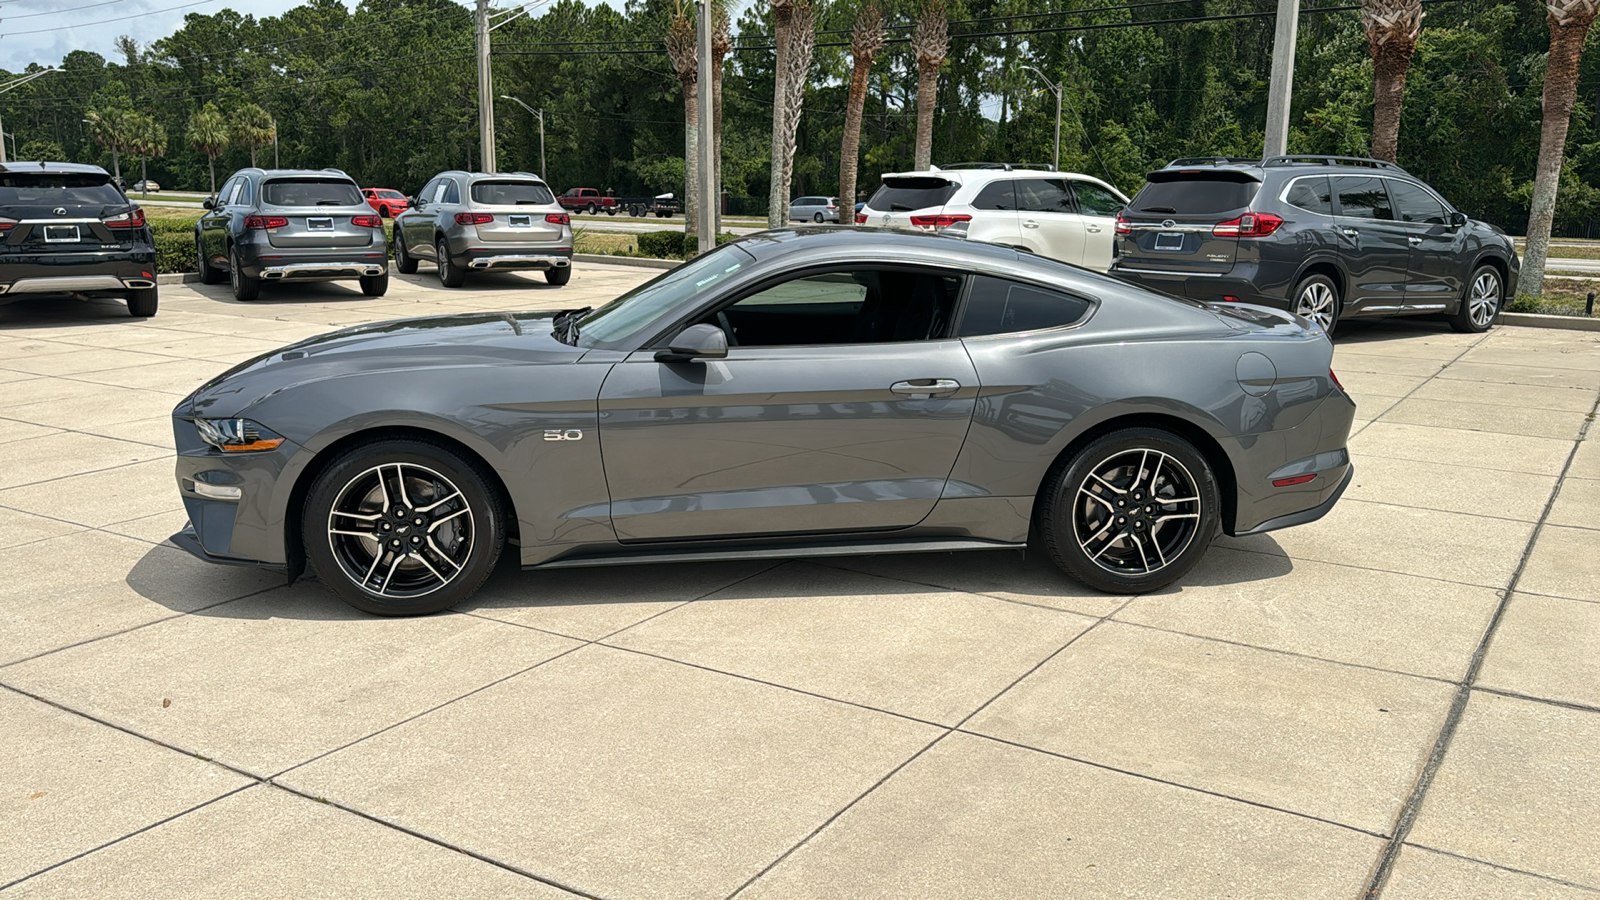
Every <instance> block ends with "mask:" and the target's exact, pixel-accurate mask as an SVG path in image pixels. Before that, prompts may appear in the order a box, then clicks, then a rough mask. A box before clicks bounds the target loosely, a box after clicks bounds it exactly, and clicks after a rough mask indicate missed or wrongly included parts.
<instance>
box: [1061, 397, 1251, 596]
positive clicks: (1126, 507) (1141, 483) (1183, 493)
mask: <svg viewBox="0 0 1600 900" xmlns="http://www.w3.org/2000/svg"><path fill="white" fill-rule="evenodd" d="M1040 501H1041V502H1040V508H1039V532H1040V534H1041V536H1042V537H1043V539H1044V543H1045V547H1046V549H1047V550H1048V551H1049V553H1050V557H1051V558H1052V559H1053V560H1055V563H1056V565H1058V566H1060V567H1061V568H1062V569H1063V570H1065V571H1066V572H1067V574H1069V575H1071V576H1072V577H1074V578H1076V579H1078V580H1079V581H1081V582H1083V583H1084V584H1086V585H1088V586H1089V587H1092V588H1094V589H1096V590H1101V591H1105V592H1106V593H1109V594H1142V593H1146V592H1148V591H1154V590H1158V589H1160V588H1163V587H1166V586H1167V585H1169V584H1171V583H1172V582H1174V581H1176V580H1177V579H1179V578H1181V577H1183V575H1184V573H1186V572H1188V571H1189V570H1190V569H1191V568H1193V567H1194V565H1195V563H1197V562H1199V561H1200V557H1201V556H1203V555H1205V552H1206V548H1207V547H1209V546H1211V541H1212V540H1213V539H1214V538H1215V537H1216V535H1217V531H1218V529H1219V527H1220V524H1221V523H1220V518H1219V512H1220V510H1221V508H1222V503H1221V494H1220V491H1219V489H1218V486H1217V481H1216V476H1215V475H1214V474H1213V472H1212V471H1211V465H1210V464H1209V463H1208V462H1206V458H1205V457H1204V456H1202V455H1201V454H1200V451H1198V450H1196V449H1195V448H1194V445H1192V444H1190V443H1189V442H1188V441H1186V440H1184V439H1183V438H1181V437H1179V436H1177V435H1176V434H1173V433H1171V432H1169V431H1163V430H1161V429H1158V428H1128V429H1123V430H1121V431H1115V432H1112V433H1110V434H1107V435H1104V436H1102V437H1100V438H1097V439H1095V440H1094V441H1093V442H1091V443H1090V444H1089V445H1088V446H1087V447H1084V448H1083V449H1082V450H1081V451H1079V452H1078V454H1077V455H1076V456H1074V457H1072V458H1070V459H1068V460H1065V461H1063V462H1062V463H1060V464H1058V465H1057V466H1056V468H1055V470H1054V471H1053V472H1052V473H1051V475H1050V476H1049V477H1047V478H1046V480H1045V486H1044V490H1043V491H1042V493H1041V496H1040Z"/></svg>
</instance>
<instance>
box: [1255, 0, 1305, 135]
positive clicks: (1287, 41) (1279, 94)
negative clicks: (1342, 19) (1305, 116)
mask: <svg viewBox="0 0 1600 900" xmlns="http://www.w3.org/2000/svg"><path fill="white" fill-rule="evenodd" d="M1299 31H1300V0H1278V20H1277V25H1276V27H1275V28H1274V29H1273V32H1272V81H1271V82H1270V83H1269V86H1268V88H1267V134H1266V140H1265V141H1264V142H1263V143H1264V146H1263V148H1262V151H1263V154H1264V155H1266V156H1282V155H1284V154H1285V153H1288V152H1289V101H1290V99H1291V98H1292V97H1293V95H1294V48H1295V41H1296V40H1297V38H1298V36H1299Z"/></svg>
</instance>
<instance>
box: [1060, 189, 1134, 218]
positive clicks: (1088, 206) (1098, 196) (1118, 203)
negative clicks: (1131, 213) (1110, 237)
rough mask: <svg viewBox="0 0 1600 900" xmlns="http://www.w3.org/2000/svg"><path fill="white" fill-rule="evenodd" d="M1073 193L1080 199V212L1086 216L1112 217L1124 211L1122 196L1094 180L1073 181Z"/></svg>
mask: <svg viewBox="0 0 1600 900" xmlns="http://www.w3.org/2000/svg"><path fill="white" fill-rule="evenodd" d="M1072 193H1073V195H1074V196H1076V197H1077V200H1078V212H1080V213H1083V214H1084V215H1086V216H1103V217H1106V218H1110V217H1112V216H1115V215H1116V214H1117V213H1119V212H1122V207H1123V203H1122V198H1121V197H1118V196H1117V195H1116V194H1113V193H1111V192H1110V191H1108V190H1106V189H1105V188H1103V187H1101V186H1100V185H1098V184H1095V183H1094V182H1092V181H1074V182H1072Z"/></svg>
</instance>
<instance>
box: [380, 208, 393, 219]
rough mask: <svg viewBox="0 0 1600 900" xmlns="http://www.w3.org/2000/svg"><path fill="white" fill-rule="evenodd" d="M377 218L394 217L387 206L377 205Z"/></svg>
mask: <svg viewBox="0 0 1600 900" xmlns="http://www.w3.org/2000/svg"><path fill="white" fill-rule="evenodd" d="M378 218H380V219H392V218H394V213H392V212H390V211H389V207H387V206H380V207H378Z"/></svg>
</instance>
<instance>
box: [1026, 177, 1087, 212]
mask: <svg viewBox="0 0 1600 900" xmlns="http://www.w3.org/2000/svg"><path fill="white" fill-rule="evenodd" d="M1017 209H1020V210H1022V211H1023V212H1041V213H1075V212H1077V211H1078V210H1077V209H1076V208H1075V207H1074V206H1073V205H1072V192H1071V191H1069V190H1067V185H1066V182H1064V181H1062V180H1061V179H1059V178H1021V179H1018V180H1017Z"/></svg>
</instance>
